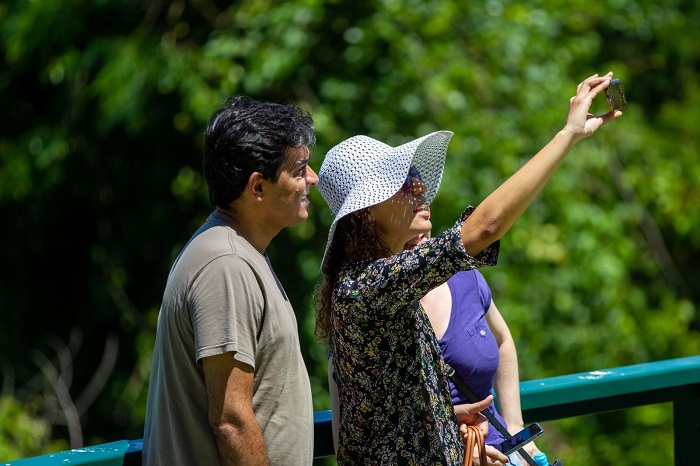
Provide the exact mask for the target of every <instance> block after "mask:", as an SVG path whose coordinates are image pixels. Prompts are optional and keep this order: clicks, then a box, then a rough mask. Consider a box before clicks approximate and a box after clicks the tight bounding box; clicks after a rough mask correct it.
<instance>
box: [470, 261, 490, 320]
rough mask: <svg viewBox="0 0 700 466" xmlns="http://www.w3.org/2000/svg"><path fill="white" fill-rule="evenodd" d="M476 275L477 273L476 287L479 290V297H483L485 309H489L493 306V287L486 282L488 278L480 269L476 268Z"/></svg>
mask: <svg viewBox="0 0 700 466" xmlns="http://www.w3.org/2000/svg"><path fill="white" fill-rule="evenodd" d="M474 275H476V287H477V289H478V290H479V298H481V304H482V305H483V306H484V310H485V311H488V310H489V308H490V307H491V299H492V296H491V288H490V287H489V284H488V283H486V279H485V278H484V276H483V275H482V274H481V272H479V271H478V270H474Z"/></svg>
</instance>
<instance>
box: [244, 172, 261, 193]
mask: <svg viewBox="0 0 700 466" xmlns="http://www.w3.org/2000/svg"><path fill="white" fill-rule="evenodd" d="M246 191H248V193H249V194H250V195H251V196H253V198H254V199H258V200H261V199H262V197H263V176H262V173H260V172H253V173H251V174H250V177H249V178H248V184H246Z"/></svg>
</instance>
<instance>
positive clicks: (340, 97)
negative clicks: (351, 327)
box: [0, 0, 700, 466]
mask: <svg viewBox="0 0 700 466" xmlns="http://www.w3.org/2000/svg"><path fill="white" fill-rule="evenodd" d="M698 24H700V6H699V5H698V4H697V3H696V2H691V1H687V0H669V1H666V2H663V3H661V2H652V1H646V0H609V1H606V2H599V3H591V2H587V1H582V0H569V1H566V2H564V1H561V0H532V1H530V2H527V3H524V2H515V1H511V0H487V1H484V2H460V1H457V0H433V1H430V2H425V1H423V0H373V1H367V2H341V1H337V0H325V1H324V0H290V1H287V2H282V3H280V2H272V1H269V0H242V1H239V2H235V3H234V4H233V5H231V4H230V2H222V1H214V0H192V1H190V2H186V1H183V0H178V1H158V2H145V1H143V0H141V1H138V0H137V1H134V0H129V1H126V0H112V1H109V2H106V1H93V2H89V1H85V0H70V1H68V2H65V1H63V0H40V1H22V0H8V1H6V2H4V3H3V4H0V52H1V54H0V101H1V102H3V106H4V108H5V111H4V112H2V113H0V214H1V218H2V219H3V220H2V224H3V227H2V228H1V229H0V239H1V240H2V242H3V244H4V245H5V247H4V248H2V251H1V252H0V266H1V267H2V276H3V279H2V280H0V307H1V311H0V316H1V317H0V335H1V336H2V338H0V357H2V358H3V359H4V361H5V363H6V364H7V365H8V367H12V368H13V370H14V375H13V380H16V388H13V389H6V388H4V389H3V397H2V409H3V413H6V414H3V415H2V416H1V417H0V418H1V419H2V420H3V432H12V435H14V436H15V439H14V440H10V441H9V444H8V443H7V442H6V441H5V440H4V439H5V438H10V437H6V436H5V434H3V436H2V438H3V443H0V456H2V457H3V458H2V459H13V457H17V456H19V455H22V456H24V455H34V454H40V453H42V452H45V451H48V449H50V448H54V449H56V450H57V449H61V448H63V447H65V446H66V445H67V444H68V441H69V438H74V437H71V436H70V435H69V434H70V432H69V431H68V430H67V428H66V427H65V423H61V422H59V421H60V419H58V420H57V419H56V418H55V416H54V417H49V416H48V415H47V414H46V411H47V410H46V409H45V408H42V406H41V404H40V403H39V404H37V403H36V400H37V399H41V398H42V397H44V398H51V397H52V396H53V394H51V393H50V387H52V386H55V384H54V385H52V384H46V383H41V384H40V383H37V382H36V380H37V378H40V377H42V375H41V374H42V367H41V365H40V364H39V363H38V362H37V359H36V358H32V357H31V355H32V354H37V352H39V353H40V354H44V355H46V357H45V359H42V361H44V363H43V364H44V366H43V368H44V369H45V367H46V361H49V362H53V363H55V367H58V368H61V370H60V371H59V372H60V373H61V374H63V376H65V377H70V382H71V383H69V384H67V386H68V387H69V392H70V394H71V396H73V397H76V398H77V397H78V396H79V394H81V393H84V392H85V390H86V388H89V386H90V384H91V381H92V380H93V379H92V376H93V374H94V373H95V371H96V370H97V368H98V367H99V366H100V363H101V360H102V359H103V356H104V355H103V354H102V353H101V351H94V350H93V349H94V348H102V347H103V346H104V342H105V340H106V339H107V338H108V335H110V334H112V333H115V334H116V335H118V338H119V342H120V344H119V356H118V359H117V360H116V362H115V365H114V368H113V370H112V372H111V373H110V375H109V378H108V380H106V381H105V382H106V386H105V388H104V389H103V390H101V391H100V393H99V396H97V397H96V398H95V399H94V400H93V402H92V403H91V405H90V406H89V409H88V410H87V411H85V412H82V413H81V414H80V428H81V429H82V431H83V432H84V442H85V443H86V444H94V443H97V442H101V441H110V440H118V439H124V438H140V437H141V435H142V426H143V417H144V412H145V395H146V389H147V381H148V372H149V367H150V351H151V347H152V343H153V335H154V330H155V323H156V318H157V312H158V306H159V302H160V297H161V294H162V290H163V287H164V283H165V278H166V276H167V272H168V270H169V267H170V264H171V263H172V260H173V259H174V257H175V256H176V254H177V253H178V251H179V250H180V248H181V247H182V246H183V245H184V243H185V242H186V241H187V239H188V238H189V236H190V235H191V233H192V232H193V231H194V230H195V229H196V227H197V226H198V225H199V224H200V223H201V221H202V220H203V219H204V218H205V217H206V215H207V214H208V213H209V210H210V206H209V205H208V202H207V196H206V188H205V185H204V183H203V180H202V178H201V175H200V172H199V165H200V163H201V146H202V133H203V129H204V126H205V124H206V121H207V119H208V117H209V115H211V113H212V112H213V111H214V110H215V109H216V108H217V107H218V105H219V104H220V103H222V102H223V101H224V99H225V98H226V97H227V96H229V95H231V94H235V93H241V94H248V95H251V96H254V97H256V98H259V99H264V100H275V101H279V102H296V103H298V104H299V105H301V106H303V107H304V108H306V109H308V110H310V111H311V112H312V113H313V115H314V119H315V122H316V125H317V129H318V144H317V147H316V148H315V149H313V152H312V166H314V167H315V168H318V166H319V165H320V163H321V160H322V158H323V154H324V153H325V151H326V150H328V149H329V148H330V147H331V146H332V145H334V144H336V143H337V142H339V141H340V140H342V139H343V138H346V137H349V136H351V135H354V134H368V135H370V136H373V137H377V138H379V139H382V140H384V141H386V142H388V143H390V144H400V143H402V142H405V141H407V140H409V139H413V138H415V137H418V136H421V135H423V134H425V133H427V132H430V131H433V130H436V129H449V130H452V131H454V133H455V136H454V138H453V139H452V142H451V144H450V148H449V151H448V160H447V169H446V171H445V177H444V180H443V184H442V188H441V192H440V194H439V195H438V198H437V199H436V201H435V204H434V225H435V227H436V230H442V229H444V228H446V227H448V226H449V225H451V224H452V223H453V221H454V219H455V218H456V216H457V215H458V213H459V212H460V211H461V210H462V208H463V207H464V206H465V205H466V204H474V205H476V204H478V203H479V202H480V200H481V199H483V198H484V197H485V196H486V195H488V193H489V192H491V191H492V190H493V189H495V188H496V187H497V186H498V185H499V184H500V183H501V182H502V181H503V180H505V179H506V178H507V177H508V176H509V175H510V174H511V173H513V172H514V171H515V170H517V168H518V167H519V166H521V165H522V164H523V163H524V162H525V161H526V160H527V158H528V157H530V156H531V155H532V154H534V153H535V152H536V151H537V150H538V149H539V148H540V147H542V146H543V145H544V144H545V143H546V142H547V141H548V140H549V139H550V138H551V137H552V136H553V135H554V134H555V133H556V131H558V130H559V128H560V127H561V126H562V125H563V123H564V121H565V117H566V109H567V101H568V98H569V97H570V96H572V95H573V94H574V92H575V88H576V84H577V83H578V82H580V81H581V80H582V79H583V78H585V77H586V76H589V75H591V74H593V73H605V72H607V71H609V70H613V71H614V72H615V75H616V76H617V77H619V78H621V79H622V82H623V84H624V86H625V91H626V94H627V97H628V101H629V108H628V110H627V111H626V112H625V115H624V117H623V118H621V119H620V120H618V121H616V122H614V124H612V125H610V126H608V127H605V128H603V129H601V130H600V131H599V132H598V134H596V135H595V136H594V137H593V138H592V139H590V140H587V141H584V142H583V143H581V144H580V145H579V146H578V147H577V148H576V149H575V150H574V152H573V153H572V154H571V156H570V157H569V158H568V159H567V160H566V161H565V162H564V164H563V166H562V167H561V168H560V170H559V172H558V173H557V174H556V175H555V177H554V179H553V180H552V181H551V182H550V184H549V185H548V186H547V188H546V189H545V191H544V192H543V194H542V195H541V196H540V197H539V198H538V200H537V201H536V202H535V203H534V204H533V206H532V207H531V208H530V209H529V210H528V211H527V212H526V214H525V215H524V216H523V218H522V219H521V220H520V221H519V222H518V223H517V224H516V225H515V226H514V227H513V229H512V231H511V232H509V233H508V234H507V235H506V237H505V238H504V239H503V241H502V254H501V257H500V262H499V265H498V266H497V267H494V268H490V269H488V270H484V274H485V276H486V278H487V279H488V281H489V283H490V284H491V287H492V289H493V292H494V297H495V300H496V303H497V305H498V306H499V309H500V310H501V312H502V313H503V315H504V316H505V318H506V319H507V321H508V322H509V324H510V326H511V330H512V332H513V334H514V337H515V339H516V343H517V345H518V351H519V357H520V368H521V378H522V379H524V380H526V379H534V378H539V377H547V376H552V375H559V374H566V373H571V372H579V371H587V370H595V369H603V368H608V367H615V366H621V365H628V364H636V363H641V362H646V361H653V360H661V359H667V358H674V357H681V356H687V355H692V354H698V353H699V352H700V334H699V331H700V320H699V319H698V315H697V309H698V305H699V303H700V289H699V288H698V287H697V286H696V284H697V266H696V264H697V263H698V260H700V229H699V228H696V226H697V225H699V224H700V208H698V207H699V205H700V147H699V146H700V140H699V138H698V136H697V128H698V126H699V125H700V81H699V76H700V75H699V73H698V66H699V65H698V64H699V63H700V37H699V35H700V29H699V28H698V27H697V25H698ZM598 100H599V101H597V102H594V104H593V109H594V111H595V112H596V113H603V112H605V111H606V106H605V103H604V101H603V100H602V99H598ZM312 201H313V206H312V209H313V210H312V216H311V219H310V220H309V221H308V222H306V223H304V224H302V225H299V226H298V227H295V228H292V229H289V230H288V231H284V232H282V233H281V234H280V235H279V236H278V238H276V239H275V241H274V242H273V244H272V246H271V248H270V250H269V251H268V252H269V254H270V256H271V259H272V262H273V264H274V265H275V266H276V270H277V271H278V272H279V275H280V278H281V280H282V282H283V283H284V284H285V287H286V289H287V291H288V292H289V295H290V297H291V299H292V302H293V303H294V306H295V309H296V311H297V315H298V320H299V330H300V332H301V336H302V341H303V346H304V355H305V358H306V361H307V365H308V368H309V372H310V376H311V377H312V385H313V390H314V400H315V401H314V402H315V407H316V409H317V410H322V409H328V407H329V403H328V395H327V383H326V373H325V369H326V352H325V347H324V345H323V343H321V342H318V341H316V340H315V339H314V337H313V330H314V311H313V308H312V304H311V295H312V293H313V289H314V287H315V285H316V283H317V281H318V280H319V279H320V274H319V270H318V269H319V263H320V257H321V254H322V251H323V247H324V245H325V239H326V234H327V231H328V230H327V229H328V225H329V224H330V221H331V215H330V212H329V210H328V209H327V207H326V206H325V204H324V202H323V200H322V198H321V197H320V195H319V194H318V193H317V192H316V191H313V192H312ZM74 329H80V330H82V333H83V339H82V347H83V348H88V349H87V350H85V349H84V350H83V351H81V352H79V351H72V352H69V353H70V354H71V355H72V357H73V360H72V361H70V363H71V364H70V365H68V366H67V365H66V361H63V360H62V359H61V357H62V356H61V355H65V354H66V352H65V351H62V349H61V345H60V344H58V345H57V344H56V341H59V342H60V341H66V343H65V345H66V346H70V341H69V339H70V337H69V335H70V334H71V332H72V331H74ZM51 342H53V343H51ZM70 367H72V368H73V369H72V370H70V371H69V370H68V369H69V368H70ZM8 377H9V376H8V371H7V370H4V371H3V381H4V382H5V381H6V380H7V378H8ZM44 377H46V375H45V374H44ZM15 378H16V379H15ZM53 382H55V380H54V381H53ZM7 385H8V384H7V383H4V384H3V387H6V386H7ZM47 387H48V388H47ZM47 390H49V391H47ZM37 397H38V398H37ZM18 400H19V401H18ZM30 401H31V404H26V403H29V402H30ZM23 403H24V404H23ZM7 413H10V414H7ZM88 413H89V415H88ZM42 415H43V416H44V418H43V419H42ZM27 423H33V424H32V425H33V426H34V427H31V428H29V429H24V428H23V427H22V426H24V425H27ZM13 425H15V426H17V427H15V428H14V429H13V428H12V426H13ZM546 428H547V431H548V435H546V436H544V437H542V440H541V441H539V442H538V444H539V445H540V447H541V448H543V449H546V450H547V451H548V452H549V454H550V456H552V457H558V458H561V459H563V460H564V462H565V463H566V464H567V465H571V466H577V465H588V464H593V463H606V464H618V465H627V464H629V465H632V464H642V463H643V464H669V463H670V462H671V460H672V455H673V453H672V451H673V449H672V441H673V434H672V420H671V410H670V409H668V407H665V406H649V407H644V408H637V409H634V410H629V411H625V412H618V413H611V414H606V415H601V416H592V417H586V418H577V419H567V420H562V421H557V422H552V423H549V425H548V426H546Z"/></svg>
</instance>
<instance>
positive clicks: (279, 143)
mask: <svg viewBox="0 0 700 466" xmlns="http://www.w3.org/2000/svg"><path fill="white" fill-rule="evenodd" d="M315 142H316V136H315V134H314V122H313V119H312V118H311V115H310V114H309V112H307V111H305V110H302V109H301V108H299V107H297V106H296V105H293V104H289V105H282V104H276V103H271V102H259V101H256V100H253V99H250V98H248V97H245V96H234V97H232V98H230V99H229V100H228V101H227V102H226V103H225V104H224V105H223V106H222V107H221V108H220V109H219V110H217V111H216V113H214V115H212V117H211V118H210V119H209V123H208V125H207V130H206V133H205V137H204V163H203V165H202V172H203V173H204V179H205V180H206V182H207V187H208V188H209V200H210V201H211V203H212V204H213V205H215V206H218V207H228V206H229V205H230V204H231V202H233V201H235V200H236V199H238V198H239V197H240V196H241V193H242V192H243V188H244V186H245V184H246V183H247V182H248V178H249V177H250V175H251V173H253V172H260V173H262V175H263V177H264V178H265V179H269V180H272V181H277V178H278V177H279V174H280V168H281V167H282V165H283V164H284V161H285V156H286V154H287V150H288V149H290V148H298V147H301V146H312V145H314V144H315Z"/></svg>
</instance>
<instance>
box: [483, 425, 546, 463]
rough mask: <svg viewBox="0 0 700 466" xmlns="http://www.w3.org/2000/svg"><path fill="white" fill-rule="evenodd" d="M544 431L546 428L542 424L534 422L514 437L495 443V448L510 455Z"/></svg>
mask: <svg viewBox="0 0 700 466" xmlns="http://www.w3.org/2000/svg"><path fill="white" fill-rule="evenodd" d="M543 433H544V429H542V426H541V425H539V424H538V423H536V422H533V423H532V424H530V425H529V426H527V427H525V428H524V429H523V430H521V431H520V432H518V433H517V434H515V435H513V436H512V437H510V438H507V439H505V440H504V441H503V442H501V443H500V444H498V445H494V448H495V449H496V450H498V451H500V452H501V453H503V454H504V455H506V456H508V455H510V454H511V453H513V452H514V451H516V450H520V449H521V448H522V447H523V445H525V444H527V443H529V442H532V441H533V440H535V439H536V438H537V437H539V436H540V435H542V434H543Z"/></svg>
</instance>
